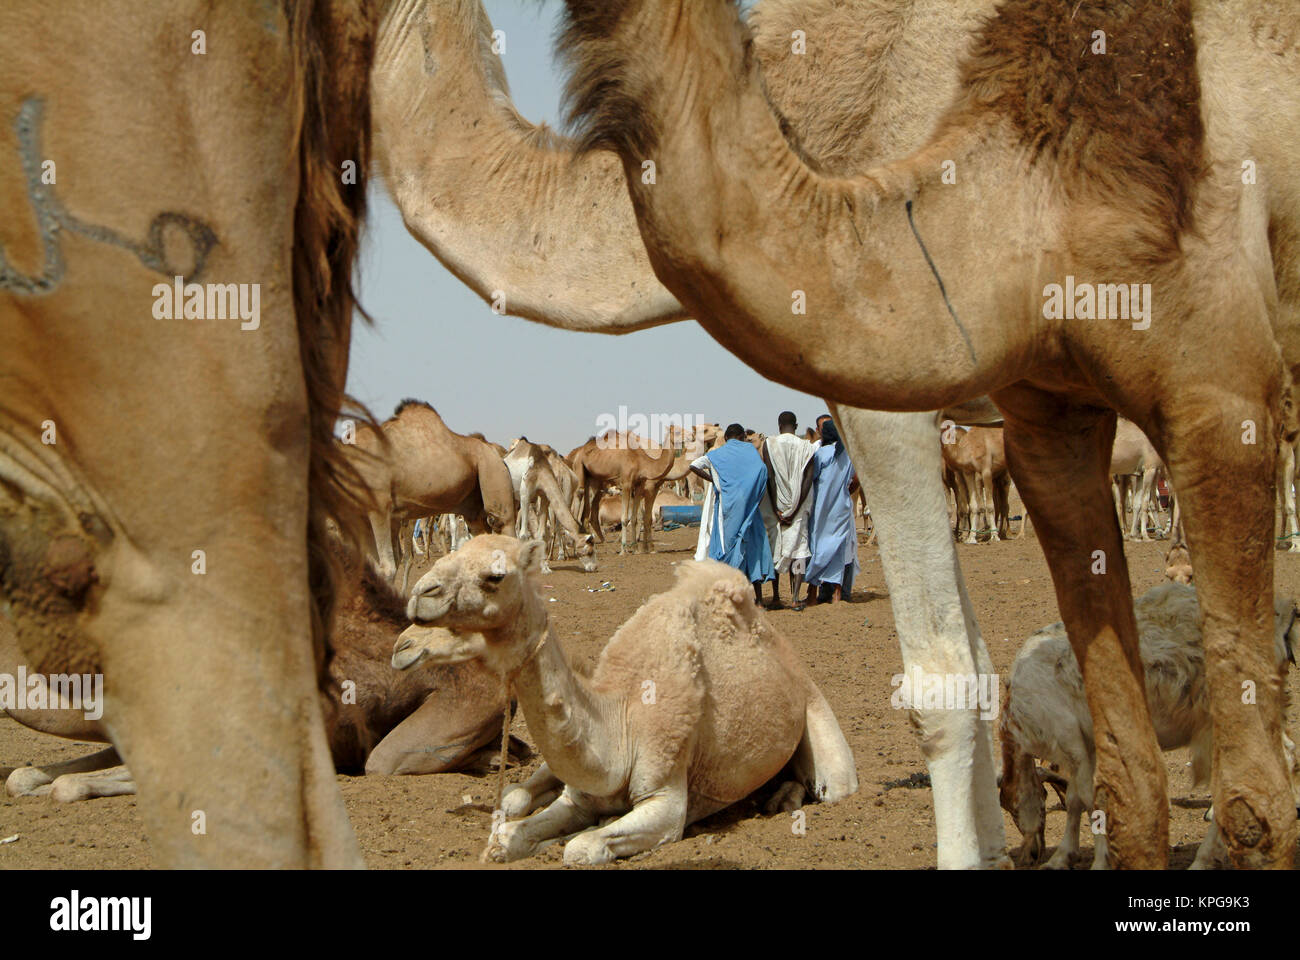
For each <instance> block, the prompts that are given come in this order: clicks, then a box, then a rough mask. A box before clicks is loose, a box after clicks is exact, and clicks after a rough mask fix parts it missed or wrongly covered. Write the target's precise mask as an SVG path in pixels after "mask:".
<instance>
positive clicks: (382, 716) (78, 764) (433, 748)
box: [0, 544, 521, 802]
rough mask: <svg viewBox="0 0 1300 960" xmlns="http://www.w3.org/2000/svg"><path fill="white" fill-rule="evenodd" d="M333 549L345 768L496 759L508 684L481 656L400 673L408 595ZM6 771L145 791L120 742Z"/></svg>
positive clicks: (335, 731) (329, 728)
mask: <svg viewBox="0 0 1300 960" xmlns="http://www.w3.org/2000/svg"><path fill="white" fill-rule="evenodd" d="M333 548H334V549H335V551H336V555H337V557H338V559H339V562H340V565H341V567H342V569H343V571H344V577H343V580H342V583H341V589H340V593H339V597H338V602H337V604H336V613H335V617H334V622H333V624H332V625H331V627H330V631H329V636H328V642H327V647H326V655H325V664H324V673H325V677H326V680H325V682H324V684H323V685H322V688H321V691H320V695H319V702H320V709H321V711H322V715H323V718H324V722H325V731H326V739H327V741H328V743H329V749H330V755H331V757H332V759H333V762H334V768H335V770H337V771H338V772H339V773H345V774H361V773H365V774H366V775H367V776H384V775H393V774H426V773H445V772H448V771H453V770H461V769H464V768H465V767H467V766H470V765H473V766H482V765H483V762H484V760H486V759H490V758H487V757H484V756H483V753H484V751H483V748H484V747H490V749H489V750H487V751H486V752H487V753H489V754H495V746H494V745H495V743H496V741H497V740H498V739H499V737H500V735H501V714H502V711H503V709H504V700H503V698H502V690H501V683H500V682H499V681H498V680H497V679H496V677H495V676H494V675H493V674H492V673H491V672H490V671H488V670H487V668H486V667H484V666H483V665H482V664H478V663H465V664H456V665H451V666H437V667H431V668H430V669H429V670H427V671H418V672H414V673H397V672H395V671H394V670H393V669H392V666H391V663H390V661H391V658H392V650H393V645H394V644H395V643H396V642H397V640H398V635H399V634H400V633H401V632H402V630H403V629H405V628H406V627H407V626H409V624H410V621H409V620H407V618H406V601H405V600H404V599H403V598H402V597H401V596H399V595H398V594H397V593H396V592H395V591H394V590H393V588H392V587H391V586H390V585H389V584H388V583H387V581H385V580H384V579H383V578H381V577H380V576H379V574H378V573H377V572H376V571H375V570H374V569H372V568H371V566H370V565H369V564H368V563H364V562H362V561H361V559H360V558H359V557H358V556H357V555H356V554H354V553H350V552H348V551H346V550H344V549H342V548H341V546H340V545H338V544H335V545H334V547H333ZM17 662H18V653H17V648H16V645H15V643H14V639H13V636H12V631H10V630H9V628H8V625H7V624H6V622H5V621H3V620H0V667H3V668H5V669H6V670H9V672H11V673H12V671H13V670H14V669H16V666H17ZM8 714H9V715H10V716H11V717H13V719H15V720H17V721H18V722H19V723H21V724H23V725H24V726H27V727H30V728H31V729H33V730H38V731H40V732H43V733H50V734H54V735H57V736H61V737H65V738H70V739H76V740H82V741H86V740H89V741H92V742H105V743H106V742H107V741H108V736H107V734H106V731H105V730H104V728H103V727H102V725H100V724H99V723H97V722H95V721H91V720H87V719H85V717H84V711H83V712H78V711H76V710H72V709H68V708H67V706H66V705H61V706H56V705H54V704H51V705H50V709H45V710H40V709H23V710H9V711H8ZM516 752H521V751H519V750H518V749H516ZM0 779H4V780H5V787H6V790H7V792H8V794H9V795H10V796H14V797H19V796H41V795H47V794H48V795H50V796H52V797H53V798H54V799H55V800H57V801H61V802H68V801H76V800H88V799H92V798H95V797H113V796H121V795H124V794H134V793H136V783H135V781H134V779H133V778H132V777H131V775H130V772H129V771H128V769H127V767H126V766H125V765H123V764H122V762H121V759H120V758H119V756H118V754H117V751H116V750H114V749H113V748H112V747H108V748H107V749H105V750H102V751H100V752H98V753H95V754H91V755H89V756H85V757H78V758H76V759H73V760H69V761H64V762H60V763H53V764H37V765H33V766H23V767H17V768H3V775H2V776H0Z"/></svg>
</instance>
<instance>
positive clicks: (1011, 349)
mask: <svg viewBox="0 0 1300 960" xmlns="http://www.w3.org/2000/svg"><path fill="white" fill-rule="evenodd" d="M595 2H596V0H571V2H570V9H571V11H572V10H573V8H574V7H575V6H581V7H585V6H587V5H588V4H590V5H591V6H593V7H594V5H595ZM578 22H579V15H578V14H574V13H571V17H570V28H569V31H568V32H567V34H566V41H565V42H566V47H567V50H568V54H569V57H570V59H571V60H573V61H576V68H575V80H574V82H573V83H571V85H570V90H569V94H570V98H571V102H573V103H574V105H575V112H576V114H577V115H578V117H579V118H580V119H585V121H586V127H587V131H588V133H587V137H586V141H585V142H587V143H594V144H596V145H599V146H610V147H613V148H614V149H615V150H617V151H618V152H619V154H620V155H621V156H622V158H623V162H624V172H625V173H626V174H627V176H628V182H629V188H630V192H631V195H632V202H633V207H634V209H635V210H636V212H637V216H638V218H639V220H640V223H641V233H642V236H643V238H644V239H645V241H646V246H647V248H648V250H649V253H650V259H651V262H652V264H654V266H655V268H656V270H657V272H658V274H659V276H660V277H661V278H662V279H663V280H664V281H665V282H666V283H667V284H668V286H669V287H670V288H672V289H674V290H675V291H676V292H677V293H678V294H679V296H680V298H681V299H682V302H683V306H685V307H686V309H687V311H688V312H689V313H690V315H691V316H693V317H695V318H696V319H697V320H698V321H699V322H700V323H701V324H703V325H704V326H705V327H706V328H707V329H708V330H709V332H710V333H711V334H712V335H713V336H714V338H715V339H717V340H718V341H720V342H721V343H723V344H725V345H726V346H727V347H728V349H730V350H731V351H732V352H734V353H736V354H737V356H739V357H740V358H741V359H742V360H743V361H745V362H746V363H747V364H749V365H750V366H752V367H754V368H755V369H756V370H758V371H759V372H760V373H762V374H764V375H766V376H769V377H771V378H773V379H775V380H777V381H779V382H781V383H784V384H786V385H787V386H791V387H795V388H797V389H802V390H806V391H809V392H811V393H815V394H817V395H820V396H832V397H835V398H836V399H838V400H840V401H842V402H845V403H850V404H853V405H855V406H860V407H869V408H875V409H884V410H908V409H912V410H918V409H934V408H938V407H943V406H945V405H947V404H949V403H953V402H957V401H959V400H961V399H963V398H965V397H968V396H973V395H978V394H982V393H986V392H988V390H990V389H993V388H996V387H998V386H1001V385H1003V383H1005V382H1006V380H1007V378H1008V377H1009V376H1011V377H1013V378H1014V375H1015V374H1016V373H1018V372H1019V371H1020V369H1021V368H1025V369H1026V371H1027V368H1028V364H1027V362H1026V361H1027V360H1028V356H1027V352H1028V344H1029V343H1030V342H1031V341H1030V337H1029V331H1030V329H1031V323H1032V321H1031V323H1026V324H1024V331H1023V333H1024V336H1023V337H1016V338H1012V337H1010V336H1008V335H1007V333H1006V329H1005V317H1006V313H1007V312H1008V311H1009V310H1014V311H1016V312H1017V313H1022V314H1023V312H1024V311H1025V308H1026V307H1027V306H1030V304H1029V303H1027V302H1026V300H1025V296H1024V291H1025V290H1026V289H1030V288H1032V282H1031V277H1030V276H1027V275H1026V272H1027V271H1033V270H1037V269H1038V264H1037V262H1036V259H1035V258H1036V256H1037V254H1036V252H1035V251H1036V250H1037V249H1039V246H1038V245H1037V244H1036V242H1035V237H1034V233H1035V232H1041V229H1040V228H1039V227H1037V226H1035V223H1036V221H1035V219H1034V217H1033V211H1031V210H1030V209H1029V201H1028V200H1027V199H1025V198H1026V197H1031V196H1035V195H1037V193H1038V191H1036V190H1035V189H1033V188H1031V187H1028V186H1027V187H1025V188H1024V189H1023V190H1019V189H1018V190H1017V191H1015V192H1010V191H1008V190H1007V189H1006V184H1007V183H1010V182H1014V181H1016V180H1017V178H1020V179H1021V182H1023V178H1024V176H1025V171H1024V161H1023V157H1022V156H1020V154H1019V153H1018V152H1017V151H1016V150H1015V149H1013V148H1012V147H1011V146H1009V145H1007V144H1006V143H1005V142H1004V140H1003V139H1001V138H1000V137H998V136H997V135H996V134H997V132H998V131H996V130H994V129H993V126H992V121H991V120H989V119H988V118H986V117H985V116H984V115H983V114H979V113H977V112H974V111H973V109H972V111H971V112H968V113H952V114H950V115H948V116H946V117H945V119H944V120H943V121H942V122H941V123H940V126H939V132H938V133H936V135H935V136H934V138H932V139H931V140H930V142H929V143H928V144H927V145H926V146H925V147H923V148H922V149H921V150H919V151H917V152H916V153H914V154H912V155H911V156H910V157H907V158H905V159H901V160H898V161H896V162H893V163H890V164H887V165H884V166H880V167H875V168H873V169H871V170H868V171H866V172H864V173H863V174H862V175H860V176H858V177H855V178H852V179H836V178H831V177H827V176H823V175H821V174H819V173H818V172H816V171H815V170H814V169H813V168H812V167H810V166H809V164H808V163H806V162H805V160H804V158H803V157H802V156H801V155H800V154H798V153H797V152H796V151H795V150H794V149H793V148H792V147H791V146H790V144H789V142H788V141H787V139H786V137H785V136H784V135H783V133H782V129H781V125H780V121H779V120H778V118H777V116H776V115H775V113H774V112H773V110H772V108H771V105H770V104H769V103H768V100H767V97H766V94H765V91H764V86H763V79H762V76H761V74H760V72H759V66H758V61H757V57H756V56H755V55H754V53H753V50H752V48H751V47H750V46H748V45H747V44H746V42H745V39H744V33H743V29H742V25H741V24H740V21H739V15H738V13H737V11H736V9H735V7H734V5H733V4H726V3H696V2H692V0H644V2H642V3H641V4H639V5H638V6H637V8H636V13H635V15H634V16H628V17H623V18H620V19H618V20H615V19H614V18H611V17H604V18H601V17H598V16H596V15H595V14H594V13H593V14H592V15H591V16H590V17H585V16H584V17H583V19H582V20H581V23H582V26H581V28H579V27H577V26H575V24H577V23H578ZM601 63H604V64H605V65H607V66H609V68H610V71H612V73H610V74H607V73H601V72H599V71H597V70H596V69H595V67H596V66H597V65H598V64H601ZM615 101H616V102H618V103H620V104H622V103H634V104H636V106H637V109H636V110H625V111H617V112H616V111H614V110H613V109H612V103H613V102H615ZM646 157H652V158H653V159H654V161H655V163H656V165H657V170H658V176H657V179H656V181H655V182H654V183H646V182H645V181H644V179H643V178H642V177H641V176H640V175H639V173H640V168H641V165H642V163H643V161H644V158H646ZM1035 186H1037V185H1035ZM703 198H707V199H703ZM909 203H910V204H911V208H910V211H909V206H908V205H909ZM909 213H910V216H909ZM1040 213H1041V211H1040ZM918 236H919V237H920V238H923V239H922V242H918ZM1003 255H1005V256H1003ZM990 258H993V259H996V260H998V262H999V269H998V270H997V271H990V270H987V269H982V268H981V267H980V266H979V265H980V264H981V263H983V264H987V263H988V262H990ZM940 280H942V281H943V283H942V284H941V283H940V282H939V281H940ZM1013 293H1014V296H1016V297H1017V298H1018V300H1019V302H1014V303H1012V302H1008V301H1009V300H1010V298H1011V296H1012V295H1013ZM1040 318H1041V315H1040Z"/></svg>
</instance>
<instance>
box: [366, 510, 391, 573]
mask: <svg viewBox="0 0 1300 960" xmlns="http://www.w3.org/2000/svg"><path fill="white" fill-rule="evenodd" d="M370 531H371V533H372V534H374V537H375V569H376V570H378V571H379V575H380V576H381V577H383V578H384V579H385V580H387V581H388V582H389V583H392V582H393V578H394V577H396V576H397V561H396V560H395V559H394V558H393V533H392V521H391V519H390V517H389V516H388V515H387V514H383V513H372V514H370Z"/></svg>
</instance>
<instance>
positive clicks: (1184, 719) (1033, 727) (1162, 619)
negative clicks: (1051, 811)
mask: <svg viewBox="0 0 1300 960" xmlns="http://www.w3.org/2000/svg"><path fill="white" fill-rule="evenodd" d="M1134 609H1135V611H1136V613H1137V626H1138V635H1139V637H1140V649H1141V654H1142V667H1143V672H1144V675H1145V677H1146V688H1147V705H1148V707H1149V708H1150V711H1151V721H1152V723H1153V724H1154V726H1155V731H1156V739H1157V740H1158V741H1159V742H1160V746H1161V748H1162V749H1164V750H1174V749H1177V748H1179V747H1190V748H1191V761H1192V778H1193V781H1194V784H1195V785H1197V786H1202V785H1204V784H1206V783H1208V781H1209V776H1210V759H1211V755H1212V746H1213V741H1212V730H1211V723H1210V705H1209V701H1208V699H1207V696H1206V689H1205V652H1204V650H1203V648H1202V646H1201V630H1200V623H1199V620H1200V616H1199V610H1198V608H1197V602H1196V590H1195V588H1194V587H1191V586H1188V585H1186V584H1182V583H1163V584H1161V585H1160V586H1158V587H1153V588H1152V589H1151V590H1148V591H1147V592H1146V593H1145V594H1144V595H1143V596H1141V597H1139V598H1138V599H1137V600H1136V601H1135V602H1134ZM1297 640H1300V625H1297V610H1296V606H1295V604H1294V603H1293V602H1292V601H1291V600H1283V599H1279V600H1278V601H1277V602H1276V604H1275V605H1274V641H1275V648H1276V654H1277V664H1278V671H1279V673H1281V674H1282V675H1283V677H1285V672H1286V668H1287V661H1291V662H1292V663H1294V662H1295V658H1294V656H1293V654H1292V645H1293V643H1295V642H1296V641H1297ZM999 734H1000V737H1001V740H1002V776H1001V778H1000V781H1001V782H1000V787H999V789H1000V793H1001V800H1002V807H1003V809H1005V810H1006V811H1007V812H1008V813H1010V814H1011V816H1012V818H1013V819H1014V820H1015V821H1016V826H1017V827H1019V828H1020V832H1021V833H1022V834H1024V837H1025V842H1024V846H1023V847H1022V850H1021V856H1022V858H1023V860H1027V861H1029V862H1037V860H1038V859H1039V858H1040V857H1041V856H1042V854H1043V846H1044V844H1043V828H1044V822H1045V819H1046V817H1045V807H1044V803H1043V799H1044V795H1045V793H1046V791H1045V789H1044V787H1043V781H1044V780H1046V781H1047V782H1050V783H1053V784H1054V785H1057V784H1059V783H1060V781H1061V778H1063V779H1064V780H1065V781H1068V783H1067V784H1066V786H1067V789H1066V793H1065V809H1066V823H1065V836H1064V838H1063V839H1062V840H1061V844H1060V846H1058V847H1057V848H1056V852H1055V853H1053V854H1052V856H1051V858H1050V859H1049V860H1048V861H1047V863H1046V864H1044V867H1045V868H1046V869H1057V870H1063V869H1067V868H1068V867H1069V866H1070V858H1071V857H1072V856H1073V855H1074V854H1075V853H1077V852H1078V849H1079V821H1080V819H1081V817H1082V815H1083V812H1084V811H1085V810H1091V809H1092V803H1093V792H1092V788H1093V782H1092V781H1093V772H1094V769H1095V764H1096V749H1095V746H1094V743H1093V736H1092V716H1091V714H1090V713H1089V712H1088V704H1087V701H1086V699H1085V698H1084V692H1083V679H1082V677H1081V676H1080V675H1079V666H1078V663H1077V661H1076V660H1075V657H1074V651H1073V650H1072V649H1071V648H1070V642H1069V640H1068V639H1067V638H1066V635H1065V627H1064V625H1063V624H1060V623H1054V624H1052V625H1051V626H1050V627H1044V628H1043V629H1042V630H1039V631H1038V632H1037V633H1035V634H1034V635H1033V636H1031V637H1030V638H1029V639H1028V640H1026V641H1025V645H1024V647H1023V648H1021V650H1020V653H1018V654H1017V655H1016V659H1015V662H1014V663H1013V664H1012V666H1011V676H1010V678H1009V679H1008V681H1007V684H1006V691H1005V694H1004V697H1003V704H1002V710H1001V715H1000V718H999ZM1282 740H1283V746H1284V749H1285V750H1286V755H1287V761H1288V765H1289V766H1294V759H1293V757H1294V746H1295V745H1294V744H1292V743H1291V740H1290V739H1289V738H1288V737H1287V736H1286V734H1285V732H1284V733H1283V735H1282ZM1035 757H1039V758H1042V759H1043V760H1045V761H1048V762H1049V763H1053V764H1056V765H1057V766H1058V767H1059V769H1060V774H1061V777H1060V778H1058V777H1055V776H1054V775H1052V774H1047V773H1040V772H1039V771H1038V770H1037V769H1036V768H1035V765H1034V758H1035ZM1222 852H1223V851H1222V844H1221V843H1220V841H1219V838H1218V830H1217V828H1216V827H1215V825H1214V822H1213V820H1211V822H1210V829H1209V832H1208V833H1207V834H1206V837H1205V840H1204V841H1203V842H1202V843H1201V846H1200V849H1199V850H1198V851H1197V853H1196V860H1195V862H1193V864H1192V868H1193V869H1204V868H1206V867H1210V866H1212V865H1214V863H1215V862H1216V861H1217V860H1218V859H1219V858H1220V857H1221V855H1222ZM1107 867H1109V861H1108V857H1107V850H1106V837H1105V834H1104V833H1098V834H1097V836H1096V843H1095V853H1094V856H1093V862H1092V868H1093V869H1094V870H1097V869H1105V868H1107Z"/></svg>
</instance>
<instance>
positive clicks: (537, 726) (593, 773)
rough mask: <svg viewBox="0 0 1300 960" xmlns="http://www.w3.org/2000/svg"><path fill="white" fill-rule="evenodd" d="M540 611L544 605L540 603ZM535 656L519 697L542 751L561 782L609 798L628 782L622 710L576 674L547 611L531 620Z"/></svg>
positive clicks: (519, 678)
mask: <svg viewBox="0 0 1300 960" xmlns="http://www.w3.org/2000/svg"><path fill="white" fill-rule="evenodd" d="M539 606H540V604H539ZM531 625H532V627H533V632H532V633H531V634H530V636H529V646H530V647H532V648H533V653H532V655H531V656H529V657H528V659H526V660H525V661H524V663H523V664H522V665H521V666H520V667H519V669H518V672H517V673H516V674H515V675H514V680H513V682H514V689H515V695H516V696H517V697H518V698H519V706H520V708H521V710H522V711H523V714H524V718H525V720H527V722H528V730H529V733H531V734H532V735H533V737H534V739H535V740H536V741H537V746H538V749H539V750H541V753H542V756H543V757H544V758H545V759H546V762H547V764H548V765H549V766H550V768H551V770H552V771H553V772H554V773H555V775H556V776H557V777H559V778H560V779H561V780H563V781H564V782H565V783H566V784H568V785H569V786H572V787H573V788H574V789H577V790H582V791H584V792H589V793H596V794H608V793H610V792H612V791H613V790H615V789H616V788H617V786H618V785H619V784H620V783H621V782H623V781H622V779H621V778H622V776H623V771H621V770H619V769H616V766H617V765H613V766H612V765H611V758H612V757H615V756H616V755H617V752H616V751H615V750H612V749H610V745H614V744H617V742H618V740H619V737H618V727H617V724H618V722H619V717H620V716H621V714H622V711H621V708H620V706H619V704H618V703H617V702H615V700H614V699H611V698H610V697H608V696H606V695H604V694H602V693H600V692H598V691H596V690H594V689H592V686H591V683H590V681H588V680H587V679H586V678H585V677H582V676H579V675H578V674H576V673H574V671H573V669H572V668H571V667H570V665H569V660H568V657H566V656H565V653H564V649H563V647H562V646H561V645H560V642H559V640H558V639H557V638H556V637H555V635H554V633H553V632H552V631H551V628H550V623H549V618H548V617H546V615H545V612H544V611H543V612H542V617H541V619H540V623H539V622H538V621H531Z"/></svg>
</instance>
